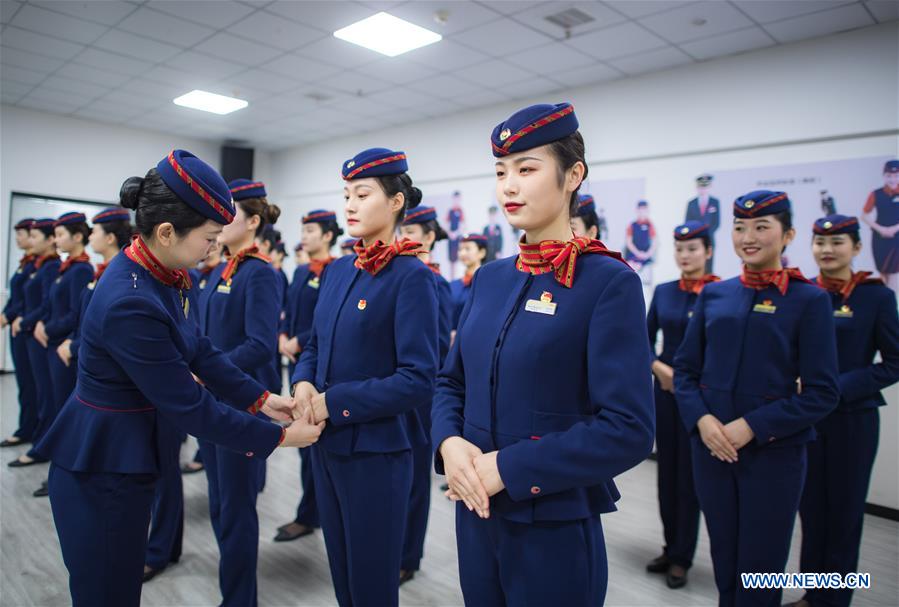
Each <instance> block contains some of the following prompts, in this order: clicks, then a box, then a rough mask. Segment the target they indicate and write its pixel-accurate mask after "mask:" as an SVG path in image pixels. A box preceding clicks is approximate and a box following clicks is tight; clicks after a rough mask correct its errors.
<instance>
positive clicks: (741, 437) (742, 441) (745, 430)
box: [724, 417, 755, 449]
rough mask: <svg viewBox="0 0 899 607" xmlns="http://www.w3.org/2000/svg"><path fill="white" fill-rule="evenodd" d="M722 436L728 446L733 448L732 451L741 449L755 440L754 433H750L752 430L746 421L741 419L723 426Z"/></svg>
mask: <svg viewBox="0 0 899 607" xmlns="http://www.w3.org/2000/svg"><path fill="white" fill-rule="evenodd" d="M724 436H726V437H727V440H728V441H730V444H731V445H733V446H734V449H742V448H743V447H745V446H746V445H747V444H749V441H751V440H752V439H753V438H755V432H753V431H752V428H750V427H749V424H747V423H746V420H745V419H743V418H742V417H741V418H739V419H735V420H734V421H732V422H730V423H729V424H725V426H724Z"/></svg>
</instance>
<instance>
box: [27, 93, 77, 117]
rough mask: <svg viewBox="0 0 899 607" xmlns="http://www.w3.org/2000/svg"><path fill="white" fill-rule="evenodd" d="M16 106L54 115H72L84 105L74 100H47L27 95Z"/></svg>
mask: <svg viewBox="0 0 899 607" xmlns="http://www.w3.org/2000/svg"><path fill="white" fill-rule="evenodd" d="M16 105H20V106H23V107H27V108H31V109H33V110H41V111H44V112H50V113H53V114H71V113H72V112H74V111H75V110H77V109H78V108H79V107H81V105H82V103H81V102H80V101H76V100H74V99H47V98H44V97H40V96H33V95H26V96H24V97H22V98H21V99H20V100H19V102H18V103H17V104H16Z"/></svg>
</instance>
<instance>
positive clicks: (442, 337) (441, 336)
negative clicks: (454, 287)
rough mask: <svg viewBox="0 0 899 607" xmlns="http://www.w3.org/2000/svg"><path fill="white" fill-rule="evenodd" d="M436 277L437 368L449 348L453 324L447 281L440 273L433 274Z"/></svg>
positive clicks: (451, 298)
mask: <svg viewBox="0 0 899 607" xmlns="http://www.w3.org/2000/svg"><path fill="white" fill-rule="evenodd" d="M434 277H435V278H436V279H437V281H436V284H437V311H438V315H437V363H438V364H437V368H438V369H439V368H440V367H442V366H443V363H444V361H445V360H446V356H447V354H449V348H450V333H451V332H452V330H453V329H455V328H456V325H454V324H453V296H452V292H451V290H450V283H449V281H448V280H447V279H446V278H444V277H443V275H442V274H437V273H435V274H434Z"/></svg>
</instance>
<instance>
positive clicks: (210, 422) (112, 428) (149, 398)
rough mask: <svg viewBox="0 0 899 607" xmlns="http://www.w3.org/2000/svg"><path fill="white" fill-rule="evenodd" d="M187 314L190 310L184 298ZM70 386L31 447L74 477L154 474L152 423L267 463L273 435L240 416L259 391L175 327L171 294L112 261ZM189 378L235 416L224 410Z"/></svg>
mask: <svg viewBox="0 0 899 607" xmlns="http://www.w3.org/2000/svg"><path fill="white" fill-rule="evenodd" d="M187 296H188V300H189V301H190V302H191V307H194V306H195V305H196V300H194V299H193V297H192V296H191V295H190V294H188V295H187ZM81 332H82V338H81V339H82V342H81V350H80V352H79V354H80V356H79V360H78V380H77V384H76V386H75V390H74V391H73V392H72V395H71V396H70V397H69V399H68V400H67V401H66V403H65V405H64V406H63V408H62V410H61V411H60V412H59V415H58V416H57V417H56V421H55V422H54V423H53V425H52V426H51V427H50V429H49V430H48V431H47V434H46V435H45V436H44V438H43V439H42V440H41V441H40V443H39V444H38V445H37V446H35V451H36V452H37V453H38V454H40V455H42V456H43V457H47V458H49V459H51V460H52V461H53V463H54V464H56V465H58V466H61V467H63V468H65V469H67V470H71V471H75V472H112V473H122V474H138V473H157V472H158V464H157V462H158V453H157V445H156V435H157V433H158V431H157V415H162V416H164V417H165V418H166V419H167V420H168V421H169V422H170V423H171V424H173V425H174V426H176V427H178V428H179V429H181V430H183V431H185V432H187V433H189V434H192V435H194V436H196V437H198V438H201V439H204V440H208V441H211V442H214V443H217V444H220V445H222V446H224V447H227V448H229V449H233V450H235V451H238V452H245V453H246V454H247V456H254V455H255V456H256V457H267V456H268V455H269V454H270V453H271V452H272V451H273V450H274V448H275V447H277V446H278V444H279V442H280V440H281V434H282V430H281V427H280V426H278V425H276V424H273V423H270V422H267V421H263V420H260V419H257V418H255V417H253V416H252V415H249V414H248V413H247V412H246V411H244V409H247V408H249V407H251V406H252V405H254V404H255V403H256V402H257V401H258V399H259V398H260V397H261V396H262V395H263V393H264V392H265V388H264V387H263V386H261V385H260V384H259V383H258V382H256V381H255V380H253V379H252V378H250V377H248V376H246V375H245V374H244V373H242V372H241V371H240V370H239V369H238V368H237V367H235V366H234V365H233V364H232V363H231V361H230V360H229V358H228V357H227V356H226V355H224V354H222V352H221V351H220V350H218V349H217V348H216V347H215V346H213V345H212V343H211V342H210V340H209V338H207V337H205V336H204V335H202V334H201V333H200V328H199V326H198V325H197V322H196V321H195V320H193V319H188V318H186V317H185V314H184V311H183V308H182V304H181V301H180V298H179V295H178V291H177V290H176V289H173V288H170V287H166V286H164V285H163V284H161V283H160V282H158V281H157V280H156V279H154V278H153V277H152V276H151V275H150V273H149V272H147V271H146V270H144V269H143V268H142V267H141V266H140V265H138V264H136V263H134V262H133V261H131V260H130V259H129V258H128V257H127V256H126V255H117V256H116V257H115V258H114V259H113V260H112V261H111V262H110V264H109V267H108V268H107V269H106V272H105V273H104V274H103V278H102V279H101V280H100V282H99V283H98V284H97V287H96V289H94V293H93V296H92V297H91V301H90V304H89V305H88V307H87V310H86V312H85V316H84V319H83V320H82V328H81ZM191 372H193V373H195V374H196V375H197V376H198V377H199V378H200V379H202V380H203V381H204V382H205V383H206V385H207V386H208V387H210V388H211V389H213V390H214V391H215V392H216V394H221V395H222V398H223V399H225V400H226V402H228V403H229V404H230V405H232V406H233V407H235V408H236V410H235V409H232V408H229V407H226V406H224V405H222V404H220V403H219V402H217V401H216V400H215V397H213V396H212V394H211V393H210V392H209V391H208V390H206V389H204V388H203V387H202V386H201V385H199V384H198V383H196V381H194V379H193V377H192V376H191Z"/></svg>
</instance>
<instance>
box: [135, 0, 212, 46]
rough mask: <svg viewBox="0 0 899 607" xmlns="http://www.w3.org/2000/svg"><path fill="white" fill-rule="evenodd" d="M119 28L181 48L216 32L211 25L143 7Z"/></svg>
mask: <svg viewBox="0 0 899 607" xmlns="http://www.w3.org/2000/svg"><path fill="white" fill-rule="evenodd" d="M211 6H212V5H210V7H211ZM117 28H118V29H121V30H124V31H126V32H131V33H132V34H138V35H140V36H144V37H145V38H153V39H154V40H159V41H161V42H165V43H167V44H174V45H176V46H179V47H181V48H187V47H190V46H193V45H194V44H196V43H198V42H200V41H201V40H203V39H205V38H208V37H209V36H211V35H212V34H213V33H215V30H214V29H212V28H210V27H205V26H203V25H199V24H197V23H191V22H190V21H185V20H184V19H181V18H178V17H175V16H173V15H169V14H166V13H160V12H159V11H154V10H150V9H148V8H143V7H141V8H140V9H138V10H136V11H134V12H133V13H131V14H130V15H128V16H127V17H126V18H125V19H124V20H123V21H122V22H121V23H119V24H118V26H117Z"/></svg>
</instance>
